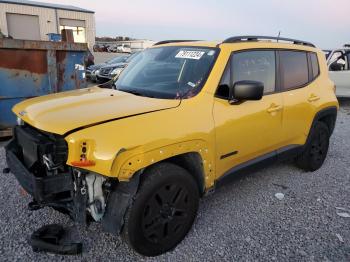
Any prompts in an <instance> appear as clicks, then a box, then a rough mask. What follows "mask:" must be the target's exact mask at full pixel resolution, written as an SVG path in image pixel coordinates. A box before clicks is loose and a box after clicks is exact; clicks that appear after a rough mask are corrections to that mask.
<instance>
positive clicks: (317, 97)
mask: <svg viewBox="0 0 350 262" xmlns="http://www.w3.org/2000/svg"><path fill="white" fill-rule="evenodd" d="M320 99H321V98H320V97H319V96H317V95H315V94H311V95H310V96H309V98H308V99H307V101H309V102H316V101H318V100H320Z"/></svg>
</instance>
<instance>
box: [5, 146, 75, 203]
mask: <svg viewBox="0 0 350 262" xmlns="http://www.w3.org/2000/svg"><path fill="white" fill-rule="evenodd" d="M12 146H13V142H11V143H10V144H9V145H8V146H7V147H6V160H7V164H8V166H9V168H10V170H11V172H12V173H13V174H14V175H15V177H16V178H17V180H18V182H19V183H20V185H21V186H22V187H23V188H24V190H25V191H26V192H28V193H29V194H30V195H32V196H33V197H34V199H35V200H36V201H37V202H38V203H39V204H42V203H46V202H50V201H51V200H52V195H54V194H58V193H62V192H69V191H72V190H73V179H72V176H71V174H70V173H63V174H59V175H52V176H47V177H36V176H34V175H33V174H32V173H30V172H29V171H28V170H27V168H26V167H25V166H24V165H23V164H22V162H21V161H20V160H19V159H18V158H17V156H16V155H15V154H14V153H13V151H12V150H11V147H12Z"/></svg>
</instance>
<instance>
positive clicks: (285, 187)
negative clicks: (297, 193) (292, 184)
mask: <svg viewBox="0 0 350 262" xmlns="http://www.w3.org/2000/svg"><path fill="white" fill-rule="evenodd" d="M272 185H274V186H278V187H281V188H282V189H284V190H286V189H288V187H287V186H285V185H281V184H277V183H272Z"/></svg>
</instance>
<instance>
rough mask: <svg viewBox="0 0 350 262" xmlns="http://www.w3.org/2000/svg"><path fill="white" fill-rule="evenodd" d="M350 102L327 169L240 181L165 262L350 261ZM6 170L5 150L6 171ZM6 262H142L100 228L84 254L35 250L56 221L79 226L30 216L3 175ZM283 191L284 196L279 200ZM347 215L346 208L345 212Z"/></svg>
mask: <svg viewBox="0 0 350 262" xmlns="http://www.w3.org/2000/svg"><path fill="white" fill-rule="evenodd" d="M349 135H350V101H347V102H343V103H342V108H341V110H340V112H339V117H338V122H337V126H336V129H335V133H334V135H333V137H332V139H331V144H330V152H329V155H328V158H327V160H326V162H325V164H324V166H323V167H322V168H321V169H320V170H318V171H317V172H314V173H303V172H301V171H300V170H299V169H297V168H296V167H294V165H293V164H292V163H280V164H276V165H273V166H271V167H269V168H266V169H263V170H260V171H259V172H255V173H253V174H249V175H246V176H244V177H239V178H237V179H236V180H235V181H233V182H232V183H231V184H229V185H227V186H225V187H223V188H221V189H219V190H217V191H216V193H215V194H213V195H211V196H209V197H207V198H204V199H203V201H201V204H200V209H199V214H198V217H197V220H196V221H195V224H194V226H193V228H192V230H191V232H190V233H189V235H188V236H187V237H186V239H185V240H184V241H182V243H180V245H179V246H178V247H177V248H176V249H175V250H173V251H172V252H168V253H167V254H164V255H162V256H159V257H157V258H156V259H154V260H157V261H217V260H219V259H220V260H226V261H238V260H239V261H242V260H244V261H256V260H259V261H271V260H277V261H285V260H290V261H350V218H345V217H341V216H339V215H337V211H338V213H339V211H341V210H337V209H336V207H341V208H345V209H347V210H348V211H349V213H350V172H349V166H350V155H349V152H350V138H349ZM4 167H5V160H4V151H3V150H2V149H0V169H2V168H4ZM1 176H2V179H1V183H0V206H1V209H0V260H2V261H6V260H8V261H27V260H28V261H47V260H50V261H60V260H67V261H81V260H83V261H109V260H111V261H135V260H148V259H146V258H143V257H141V256H139V255H137V254H136V253H135V252H133V251H132V250H130V249H129V248H128V247H127V246H126V244H124V243H123V242H122V241H121V239H120V238H119V237H113V236H110V235H109V234H106V233H101V230H100V229H101V228H100V225H98V224H96V223H94V224H92V225H91V226H90V227H89V228H88V229H83V230H82V232H81V233H80V237H81V238H82V239H83V244H84V252H83V254H82V255H81V256H57V255H51V254H43V253H41V254H37V253H33V252H32V250H31V248H30V246H29V245H28V244H27V238H28V237H29V236H30V234H31V233H32V232H33V231H34V230H36V229H38V228H39V227H41V226H43V225H45V224H49V223H62V224H64V225H70V226H73V224H72V222H71V221H70V220H69V219H68V218H67V217H65V216H64V215H61V214H59V213H57V212H55V211H53V210H51V209H49V208H45V209H42V210H39V211H35V212H29V211H27V206H26V204H27V203H28V202H29V201H30V200H31V199H30V198H29V197H28V196H24V195H22V194H21V193H20V190H19V186H18V183H17V182H16V180H15V179H14V177H13V176H12V175H5V174H1ZM276 193H283V194H284V199H282V200H278V199H277V198H276V197H275V194H276ZM342 212H346V211H342Z"/></svg>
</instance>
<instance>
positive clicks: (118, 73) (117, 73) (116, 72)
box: [111, 67, 123, 76]
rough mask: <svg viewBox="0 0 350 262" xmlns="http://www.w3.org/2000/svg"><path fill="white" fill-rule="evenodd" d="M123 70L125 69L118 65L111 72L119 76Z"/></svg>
mask: <svg viewBox="0 0 350 262" xmlns="http://www.w3.org/2000/svg"><path fill="white" fill-rule="evenodd" d="M122 71H123V68H120V67H118V68H116V69H114V70H113V71H112V72H111V75H114V76H118V75H120V73H121V72H122Z"/></svg>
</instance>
